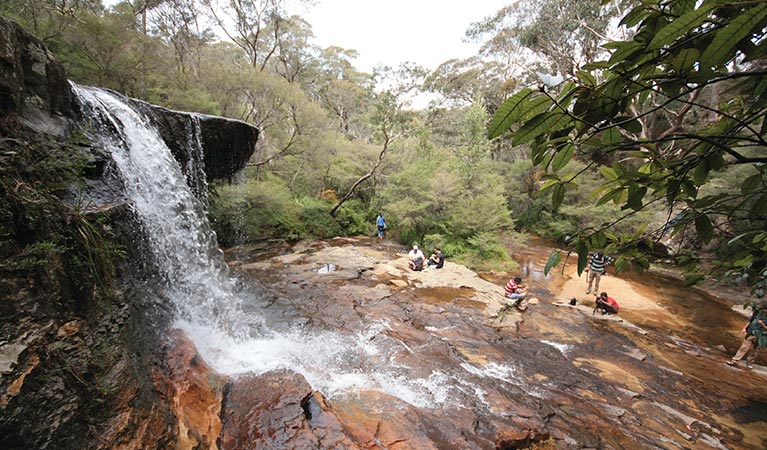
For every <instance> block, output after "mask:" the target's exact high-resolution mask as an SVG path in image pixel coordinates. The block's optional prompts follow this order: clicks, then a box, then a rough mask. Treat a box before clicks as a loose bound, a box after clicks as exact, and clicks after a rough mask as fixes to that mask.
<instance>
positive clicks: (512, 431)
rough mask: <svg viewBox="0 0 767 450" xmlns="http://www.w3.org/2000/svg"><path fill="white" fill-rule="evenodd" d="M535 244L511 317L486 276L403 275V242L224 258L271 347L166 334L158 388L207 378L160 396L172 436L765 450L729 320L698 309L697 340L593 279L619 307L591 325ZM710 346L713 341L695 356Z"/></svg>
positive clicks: (344, 243) (401, 444)
mask: <svg viewBox="0 0 767 450" xmlns="http://www.w3.org/2000/svg"><path fill="white" fill-rule="evenodd" d="M538 250H539V249H536V251H532V252H528V253H527V254H525V251H524V250H523V251H521V252H520V254H519V255H518V257H520V258H521V259H523V260H525V261H526V262H525V263H524V264H523V273H524V274H525V275H526V278H527V279H528V281H530V282H531V284H532V285H533V290H532V292H533V297H534V299H532V301H531V302H530V305H529V307H528V308H527V310H526V311H525V312H523V313H522V312H519V311H505V310H501V309H500V308H501V304H500V303H499V300H500V298H501V293H502V283H504V282H505V280H504V279H502V278H501V277H494V276H493V275H492V274H484V275H483V277H482V278H480V277H479V276H478V275H477V274H476V273H474V272H472V271H470V270H468V269H466V268H465V267H463V266H460V265H457V264H454V263H452V262H450V261H449V260H448V262H447V263H446V265H445V267H444V268H443V269H441V270H430V271H426V272H420V273H414V272H410V271H408V270H407V264H406V258H405V252H406V249H405V248H404V247H401V246H398V245H396V244H394V243H391V242H388V241H377V240H371V239H367V238H360V239H337V240H332V241H327V242H324V241H323V242H315V243H312V244H305V245H298V246H295V247H290V248H285V249H284V251H283V252H280V254H279V255H276V256H272V257H268V258H265V259H263V258H258V259H256V258H255V257H254V254H257V253H258V252H254V251H253V250H252V249H248V248H237V249H232V250H230V251H229V252H228V260H229V264H230V267H232V268H233V269H234V270H235V271H236V272H238V273H239V274H240V275H241V277H242V279H243V280H244V283H246V284H251V283H254V284H259V285H261V286H262V287H261V288H262V289H263V290H264V291H265V292H266V294H265V295H263V296H261V297H260V298H259V300H258V301H253V302H251V303H247V302H246V304H244V305H243V311H245V313H248V311H249V313H252V314H258V315H259V316H261V317H263V318H264V319H265V321H266V323H268V324H271V328H272V329H273V330H276V333H277V334H276V335H275V336H278V337H270V338H269V339H263V340H258V339H256V340H253V341H250V342H248V341H247V340H246V341H245V342H238V343H236V344H235V343H232V344H228V345H221V343H215V342H212V341H215V339H209V341H211V342H210V344H211V345H209V346H208V345H205V344H204V343H205V342H207V341H206V340H205V339H200V337H199V336H196V337H195V341H196V342H197V343H198V348H197V350H195V349H194V347H193V346H191V345H189V343H188V341H186V340H185V338H184V337H183V336H182V335H176V336H175V337H174V339H175V341H174V342H175V344H173V345H170V346H169V347H168V348H169V349H179V348H180V349H186V350H185V351H181V352H178V351H176V353H173V354H172V355H171V354H169V355H170V357H169V360H170V361H177V362H179V365H180V366H179V367H187V368H186V369H184V370H181V369H178V370H174V371H173V373H176V374H183V377H182V378H183V380H185V381H181V382H179V380H176V381H175V382H173V383H170V384H172V385H175V386H186V387H187V388H189V387H190V386H191V387H195V386H204V385H206V383H201V384H200V383H196V382H190V381H189V380H190V379H191V380H208V381H210V380H215V382H212V383H209V384H208V385H207V386H208V387H200V389H202V390H201V391H200V392H208V393H206V394H205V395H202V394H201V393H200V392H197V391H196V389H197V388H194V389H191V388H189V389H190V390H189V392H187V391H185V390H184V389H181V391H179V392H180V394H179V392H177V393H176V397H177V398H178V399H179V401H178V402H177V406H176V410H177V411H181V412H185V414H186V419H185V420H180V421H179V423H180V424H181V425H180V426H181V427H182V428H183V429H180V430H179V432H180V433H182V432H183V434H184V435H186V436H193V437H194V436H196V437H195V438H194V439H190V441H189V442H190V443H191V444H195V445H199V444H200V443H207V445H208V446H211V447H216V448H221V449H236V448H275V449H277V448H280V449H286V448H365V449H368V448H369V449H378V448H381V449H383V448H386V449H441V450H445V449H492V448H526V447H525V446H526V445H530V444H531V442H535V441H544V443H543V444H538V445H544V447H543V448H615V449H644V448H668V449H675V448H680V449H682V448H695V449H707V448H713V449H762V448H765V446H766V445H767V426H765V425H766V423H765V422H766V421H767V408H765V406H766V405H767V387H766V386H767V385H766V384H765V380H766V379H767V378H766V376H767V372H766V371H765V370H764V368H763V367H761V366H757V368H756V369H755V370H753V371H747V370H744V369H737V368H731V367H728V366H725V365H724V364H723V362H724V361H725V360H726V358H727V357H729V356H730V354H731V350H733V347H735V346H736V345H737V344H738V342H737V339H738V337H737V336H736V335H735V334H734V333H736V332H737V329H738V327H739V326H741V325H742V322H743V321H744V320H745V319H744V318H743V317H742V316H741V315H739V314H738V313H737V312H734V311H732V310H731V309H730V307H729V305H726V304H724V303H721V302H717V300H716V299H709V301H710V302H713V303H711V304H713V305H715V306H713V307H715V308H720V309H719V310H718V312H717V313H716V314H715V315H716V316H717V317H718V318H719V322H718V324H716V325H715V326H716V327H719V328H722V329H724V331H720V330H712V332H711V333H710V334H706V333H703V332H701V331H700V330H701V329H703V328H707V327H710V326H709V325H708V324H707V323H706V321H705V320H703V319H701V317H696V316H692V315H686V314H682V313H680V310H674V308H679V306H675V307H674V308H672V307H671V306H668V305H664V304H663V302H660V301H658V299H659V298H660V295H659V294H658V293H657V292H655V291H656V290H657V289H653V290H652V292H649V291H648V289H649V288H648V284H649V283H648V282H647V281H645V282H642V281H641V280H631V279H623V278H621V277H606V278H605V279H603V281H602V286H601V288H602V290H607V291H608V292H610V293H611V295H615V297H616V298H618V299H619V301H620V302H621V306H622V311H621V314H620V315H619V316H617V317H616V316H613V317H603V316H601V315H598V314H597V315H593V314H592V311H593V310H592V307H593V303H589V302H591V301H593V297H591V296H587V295H585V292H584V291H585V286H584V282H583V280H582V279H578V278H577V276H576V275H575V274H574V273H572V272H571V271H570V270H572V269H566V271H565V272H564V273H561V274H559V275H556V276H552V275H550V277H547V278H545V279H544V278H542V274H541V273H540V271H541V270H542V267H543V264H544V262H545V261H543V259H545V256H546V254H545V253H541V252H540V251H538ZM536 254H541V256H540V259H541V261H538V260H537V259H536V257H535V255H536ZM665 283H667V285H668V286H667V288H668V287H669V286H671V284H672V281H670V280H667V281H665ZM688 292H692V291H691V290H688ZM698 295H699V294H698ZM572 297H575V298H576V299H577V304H576V305H575V306H572V305H569V304H568V302H567V300H568V299H569V298H572ZM693 306H694V305H693ZM698 306H700V307H705V306H703V304H701V305H698ZM708 307H709V308H712V306H708ZM729 333H732V334H731V335H730V334H729ZM711 336H714V337H711ZM716 336H724V337H723V339H726V340H729V341H730V342H728V345H727V346H726V347H724V346H721V345H712V343H711V342H710V341H711V339H716ZM200 342H203V344H202V345H200ZM169 351H170V350H169ZM196 351H199V356H202V358H199V357H197V356H198V355H196V353H195V352H196ZM173 355H175V356H173ZM179 355H186V356H183V357H181V356H179ZM184 361H186V363H184ZM204 361H207V363H208V364H210V365H211V366H212V367H213V369H214V370H213V371H211V369H210V368H209V367H208V366H207V364H206V363H205V362H204ZM172 365H173V363H171V366H172ZM190 367H191V368H190ZM187 388H185V389H187ZM175 389H178V388H175ZM219 393H220V395H219ZM184 399H186V400H184ZM200 399H203V401H200ZM219 399H221V400H220V401H219ZM191 400H194V401H191ZM188 404H195V405H196V406H195V407H193V408H191V409H190V407H188ZM190 411H196V412H195V413H191V412H190ZM179 414H181V413H179V412H177V413H176V415H177V416H178V415H179ZM203 418H204V419H203ZM184 424H187V425H184ZM189 424H191V425H189ZM214 436H219V437H218V438H215V437H214ZM191 444H190V445H189V446H188V447H186V448H194V445H191Z"/></svg>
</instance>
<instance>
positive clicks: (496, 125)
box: [487, 88, 534, 139]
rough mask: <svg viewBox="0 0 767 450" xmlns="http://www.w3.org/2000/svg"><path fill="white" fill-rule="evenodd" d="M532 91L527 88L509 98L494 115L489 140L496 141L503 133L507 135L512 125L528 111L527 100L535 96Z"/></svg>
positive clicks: (489, 128)
mask: <svg viewBox="0 0 767 450" xmlns="http://www.w3.org/2000/svg"><path fill="white" fill-rule="evenodd" d="M533 93H534V91H533V90H532V89H529V88H526V89H522V90H521V91H519V92H517V93H516V94H514V95H512V96H511V97H509V98H507V99H506V100H505V101H504V102H503V103H502V104H501V106H500V107H499V108H498V110H497V111H496V112H495V114H493V118H492V119H491V120H490V125H488V129H487V137H488V139H494V138H496V137H498V136H500V135H502V134H503V133H505V132H506V131H507V130H508V129H509V128H511V125H512V124H513V123H514V122H516V121H517V119H518V118H519V117H520V116H521V115H522V114H523V113H524V112H525V111H527V109H526V108H525V107H526V106H527V104H526V100H527V99H528V98H529V97H530V96H531V95H533Z"/></svg>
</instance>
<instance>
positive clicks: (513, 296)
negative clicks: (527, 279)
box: [503, 277, 527, 307]
mask: <svg viewBox="0 0 767 450" xmlns="http://www.w3.org/2000/svg"><path fill="white" fill-rule="evenodd" d="M503 291H504V292H503V296H504V297H505V298H507V299H509V300H513V302H511V303H510V304H509V303H506V304H509V305H510V306H515V307H516V306H519V304H520V303H521V302H522V299H524V298H525V295H527V285H526V284H522V278H520V277H514V278H512V279H510V280H509V282H508V283H506V287H505V288H504V290H503Z"/></svg>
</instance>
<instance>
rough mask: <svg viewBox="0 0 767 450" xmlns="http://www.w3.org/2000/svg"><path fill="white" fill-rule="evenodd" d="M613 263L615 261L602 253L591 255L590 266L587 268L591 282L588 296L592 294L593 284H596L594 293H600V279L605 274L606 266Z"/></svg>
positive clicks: (587, 290) (587, 291)
mask: <svg viewBox="0 0 767 450" xmlns="http://www.w3.org/2000/svg"><path fill="white" fill-rule="evenodd" d="M612 262H613V259H612V258H610V257H609V256H607V255H605V254H603V253H602V252H596V253H594V254H593V255H591V260H590V261H589V266H588V268H587V270H588V280H589V287H588V288H587V289H586V293H587V294H591V285H592V283H593V284H594V292H595V293H596V292H599V279H600V278H602V275H603V274H604V273H605V266H607V265H608V264H611V263H612Z"/></svg>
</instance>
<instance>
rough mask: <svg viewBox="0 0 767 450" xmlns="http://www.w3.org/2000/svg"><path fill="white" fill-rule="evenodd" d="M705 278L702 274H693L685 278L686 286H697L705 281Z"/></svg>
mask: <svg viewBox="0 0 767 450" xmlns="http://www.w3.org/2000/svg"><path fill="white" fill-rule="evenodd" d="M704 278H705V276H704V275H703V274H701V273H691V274H688V275H686V276H685V277H684V285H685V286H686V287H691V286H695V285H696V284H698V283H700V282H701V281H703V279H704Z"/></svg>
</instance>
